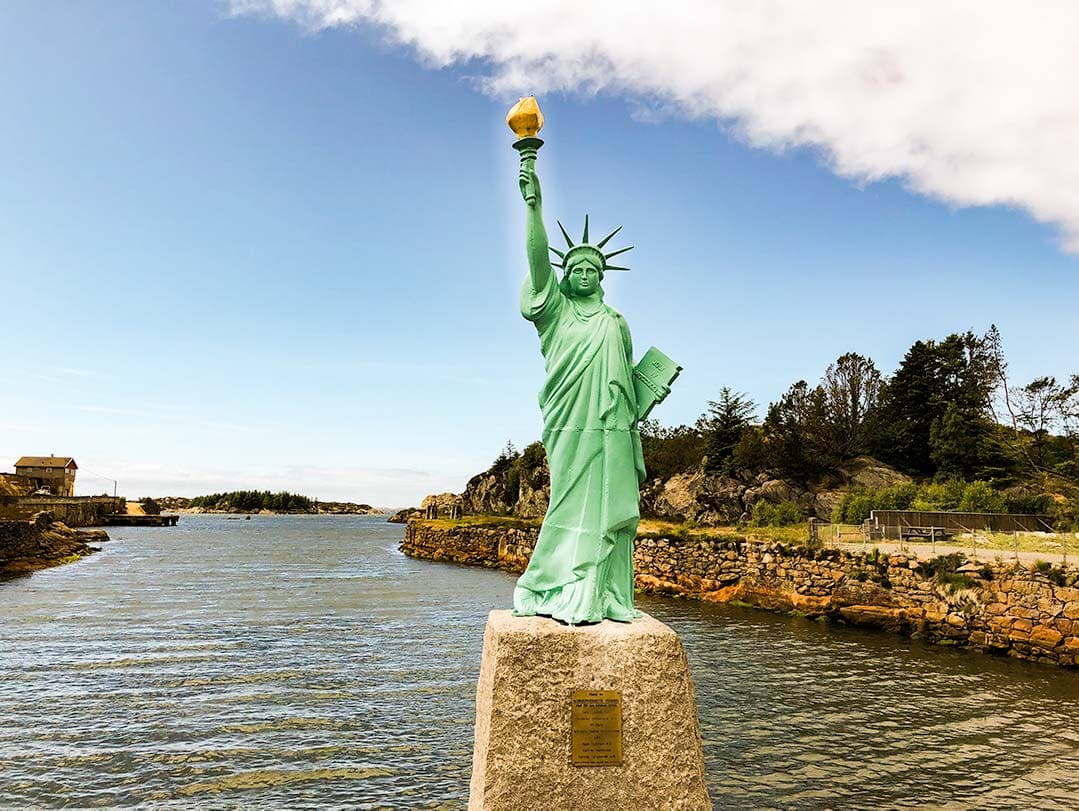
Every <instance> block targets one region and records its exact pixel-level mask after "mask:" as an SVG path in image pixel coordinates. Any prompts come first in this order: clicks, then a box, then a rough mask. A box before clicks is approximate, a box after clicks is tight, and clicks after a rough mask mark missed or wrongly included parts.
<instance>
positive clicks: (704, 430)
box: [697, 386, 757, 472]
mask: <svg viewBox="0 0 1079 811" xmlns="http://www.w3.org/2000/svg"><path fill="white" fill-rule="evenodd" d="M756 412H757V405H756V403H754V402H753V401H752V400H751V399H749V397H747V396H746V395H745V394H743V393H742V392H736V391H732V390H731V389H730V388H729V387H727V386H724V387H723V388H722V389H720V390H719V399H718V400H709V401H708V410H707V411H706V412H705V413H704V414H702V415H701V417H700V419H698V420H697V430H698V431H699V432H700V434H701V436H702V437H703V438H704V447H705V454H706V455H707V457H708V468H709V469H710V470H722V471H725V472H729V471H730V469H731V457H732V455H733V454H734V449H735V448H736V447H737V446H738V443H739V442H741V441H742V436H743V435H744V434H745V432H746V429H747V428H749V426H750V421H751V420H752V419H753V417H754V416H755V415H756Z"/></svg>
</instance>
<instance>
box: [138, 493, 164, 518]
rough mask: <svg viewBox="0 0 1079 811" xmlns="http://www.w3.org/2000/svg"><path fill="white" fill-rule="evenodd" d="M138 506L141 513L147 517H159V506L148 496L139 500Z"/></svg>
mask: <svg viewBox="0 0 1079 811" xmlns="http://www.w3.org/2000/svg"><path fill="white" fill-rule="evenodd" d="M139 506H140V507H142V511H143V512H144V513H146V514H147V515H161V505H160V504H158V503H157V502H156V501H154V500H153V499H152V498H150V497H149V496H147V497H146V498H143V499H140V500H139Z"/></svg>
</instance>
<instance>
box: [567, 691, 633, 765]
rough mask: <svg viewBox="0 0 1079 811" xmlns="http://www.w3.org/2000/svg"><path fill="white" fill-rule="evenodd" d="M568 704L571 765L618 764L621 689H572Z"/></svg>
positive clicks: (620, 759) (619, 761) (620, 743)
mask: <svg viewBox="0 0 1079 811" xmlns="http://www.w3.org/2000/svg"><path fill="white" fill-rule="evenodd" d="M570 706H571V723H570V744H571V745H570V753H571V754H570V757H571V762H572V763H573V765H574V766H621V765H622V693H621V691H619V690H574V691H573V695H572V697H571V698H570Z"/></svg>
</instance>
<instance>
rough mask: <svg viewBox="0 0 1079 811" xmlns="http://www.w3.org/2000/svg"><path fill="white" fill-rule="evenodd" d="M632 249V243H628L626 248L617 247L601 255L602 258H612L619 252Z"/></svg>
mask: <svg viewBox="0 0 1079 811" xmlns="http://www.w3.org/2000/svg"><path fill="white" fill-rule="evenodd" d="M632 250H633V246H632V245H630V246H629V247H628V248H619V249H618V250H617V251H611V252H610V253H605V254H604V255H603V258H604V259H613V258H614V257H616V256H618V254H620V253H625V252H626V251H632Z"/></svg>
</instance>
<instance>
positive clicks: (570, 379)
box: [513, 274, 644, 624]
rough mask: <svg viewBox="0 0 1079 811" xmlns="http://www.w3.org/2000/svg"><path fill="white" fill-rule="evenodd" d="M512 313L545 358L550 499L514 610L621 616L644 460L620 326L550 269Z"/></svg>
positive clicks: (584, 618) (628, 608)
mask: <svg viewBox="0 0 1079 811" xmlns="http://www.w3.org/2000/svg"><path fill="white" fill-rule="evenodd" d="M597 307H598V309H597ZM588 308H591V309H588ZM521 313H522V315H524V317H525V318H527V319H528V320H529V321H532V322H533V324H535V326H536V330H537V331H538V332H539V338H540V347H541V349H542V352H543V357H544V359H545V361H546V368H547V381H546V383H545V384H544V386H543V390H542V391H541V392H540V398H539V399H540V408H541V410H542V412H543V426H544V428H543V445H544V447H545V448H546V450H547V460H548V463H549V465H550V469H551V500H550V506H549V507H548V508H547V516H546V518H545V519H544V521H543V528H542V529H541V530H540V535H539V540H538V541H537V543H536V548H535V551H534V552H533V554H532V559H531V561H530V562H529V564H528V568H527V569H526V570H525V573H524V574H523V575H521V577H520V579H519V580H518V581H517V588H516V589H515V590H514V594H513V604H514V610H515V612H516V613H517V614H521V615H532V614H542V615H545V616H551V617H554V618H556V619H559V620H562V621H563V622H568V623H572V624H577V623H582V622H599V621H600V620H602V619H604V618H608V619H614V620H621V621H630V620H632V619H633V618H634V617H635V616H638V613H637V612H636V611H635V610H634V608H633V539H634V538H635V537H636V534H637V523H638V520H639V517H640V513H639V507H638V504H639V486H640V482H641V481H643V479H644V459H643V457H642V455H641V439H640V434H639V433H638V431H637V422H636V412H637V409H636V403H635V400H634V389H633V360H632V352H633V350H632V344H631V340H630V334H629V328H628V327H627V326H626V322H625V319H624V318H622V316H621V315H619V314H618V313H617V312H615V311H614V310H613V309H611V308H610V307H608V306H606V305H605V304H602V303H598V302H587V303H586V304H584V305H583V306H582V304H581V303H580V302H579V301H578V300H576V299H574V298H570V297H568V296H566V295H565V294H564V293H563V292H562V290H561V289H560V288H559V285H558V283H557V281H556V279H555V277H554V274H550V275H549V276H548V283H547V284H546V286H545V287H544V288H543V289H542V290H539V291H534V290H533V289H532V285H531V282H530V281H526V282H525V286H524V289H523V290H522V291H521Z"/></svg>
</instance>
